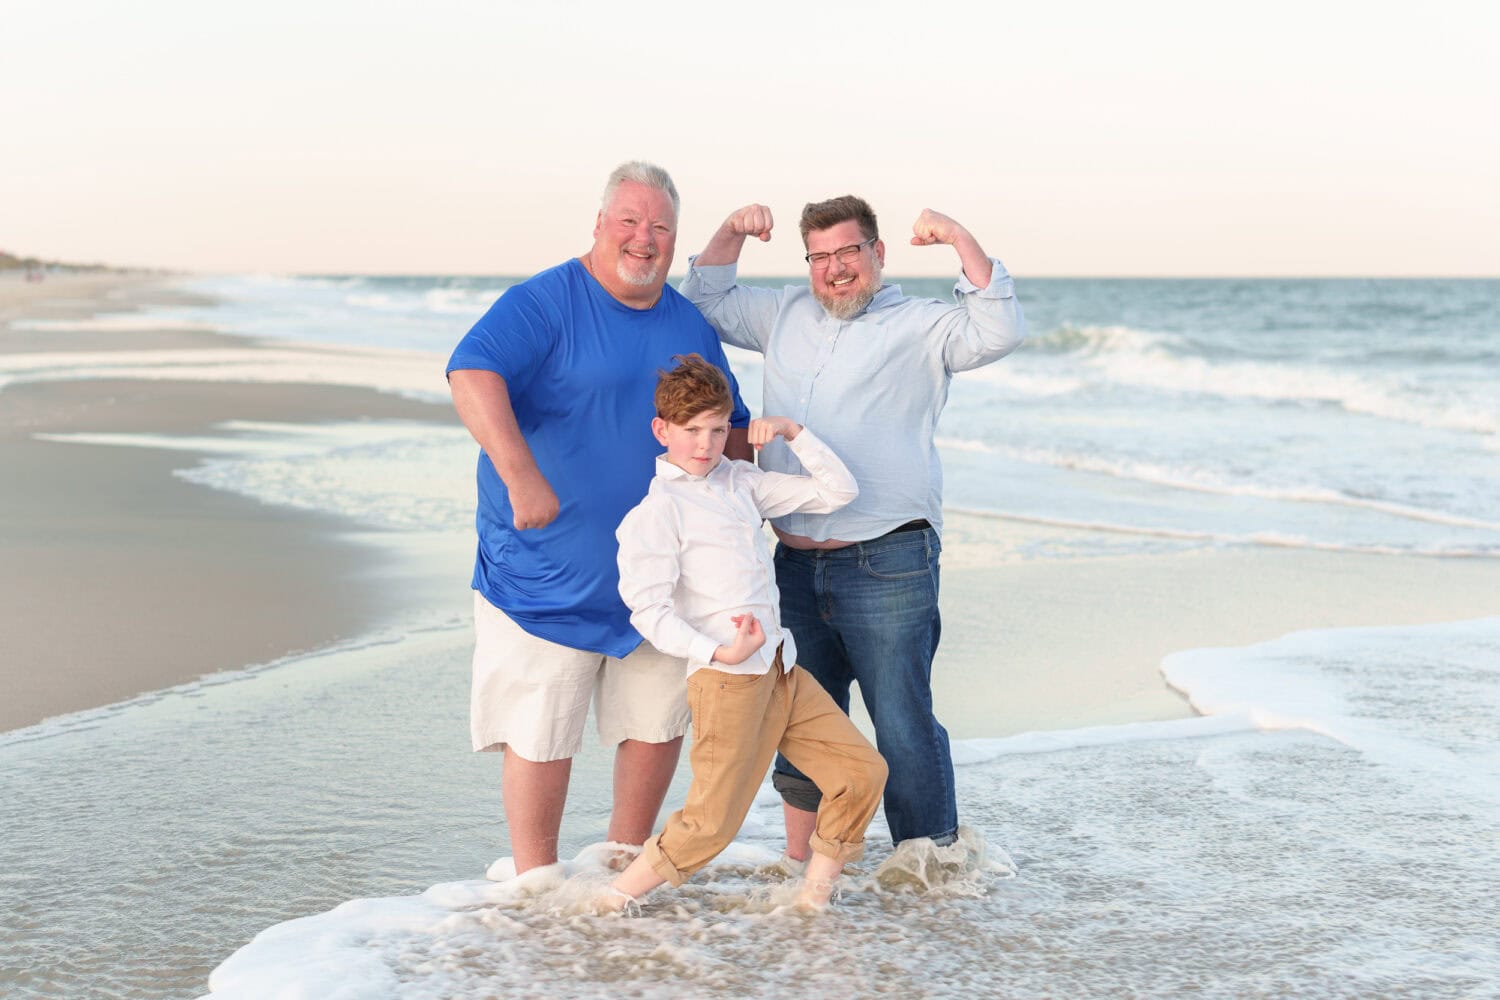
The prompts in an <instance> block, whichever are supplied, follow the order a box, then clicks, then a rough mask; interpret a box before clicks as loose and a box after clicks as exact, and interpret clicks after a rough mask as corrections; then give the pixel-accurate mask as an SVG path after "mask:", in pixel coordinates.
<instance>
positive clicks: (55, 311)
mask: <svg viewBox="0 0 1500 1000" xmlns="http://www.w3.org/2000/svg"><path fill="white" fill-rule="evenodd" d="M162 280H163V279H161V278H141V277H137V276H131V275H124V276H122V275H98V274H89V275H80V276H67V278H64V279H62V280H54V279H51V278H49V280H48V281H46V282H39V283H35V284H32V285H25V284H21V283H19V282H16V283H4V284H0V353H9V354H14V353H30V352H35V351H48V352H67V351H99V350H109V349H129V350H131V351H139V350H151V349H171V348H181V347H184V346H193V347H197V348H214V347H221V348H225V349H234V350H237V351H242V350H243V349H244V347H245V344H246V343H247V340H246V338H241V337H236V336H232V335H226V334H220V333H215V332H211V331H200V330H172V329H168V330H163V331H159V332H154V331H141V330H130V331H129V332H113V331H108V330H84V331H67V330H64V331H52V330H46V329H43V330H20V331H17V330H14V329H8V328H7V327H8V326H9V321H10V320H12V319H17V318H25V319H43V320H59V319H61V320H66V319H78V318H86V317H90V316H95V315H100V314H111V313H116V312H126V313H128V312H131V311H134V310H138V309H141V308H145V307H149V306H152V305H168V304H174V303H177V302H181V301H184V297H183V296H182V295H181V294H180V293H178V292H176V291H175V290H172V289H169V288H163V287H161V282H162ZM44 286H48V287H44ZM18 290H19V292H20V293H24V294H18ZM360 419H410V420H419V421H425V422H431V423H433V424H434V425H437V424H441V423H450V424H451V423H452V422H453V421H454V420H455V419H456V418H454V417H453V415H452V413H451V411H450V410H449V409H448V408H447V407H445V406H441V405H438V404H432V403H424V402H418V401H414V400H410V399H404V398H401V397H397V396H394V395H389V394H385V393H380V392H377V391H375V390H373V389H359V388H349V387H340V386H324V385H296V384H277V383H235V382H171V381H146V380H77V381H47V382H29V383H26V382H23V383H18V384H12V385H8V386H4V387H3V388H0V467H4V468H5V469H6V470H7V478H8V480H9V484H8V485H7V488H6V489H5V490H4V491H3V492H0V608H3V609H4V612H3V613H4V616H5V618H6V619H7V620H8V622H9V626H8V627H6V628H4V629H0V688H3V690H4V691H5V692H6V698H5V699H4V700H3V702H0V731H5V730H13V729H17V728H21V727H24V726H28V725H32V724H35V723H38V722H41V721H43V720H44V719H48V718H51V717H54V716H57V715H62V714H68V713H72V712H76V711H82V710H87V709H92V708H100V707H104V706H107V705H110V704H113V703H116V702H120V701H125V700H129V699H132V698H135V697H137V696H139V695H142V694H148V693H150V692H153V691H158V690H162V689H166V688H170V687H173V686H176V685H179V684H183V683H186V682H191V681H194V680H196V679H198V678H200V677H203V676H205V675H208V674H212V673H215V672H218V671H223V670H239V669H243V668H245V667H247V666H251V665H257V664H263V663H267V662H271V661H275V660H280V659H284V658H286V657H287V656H290V655H294V654H297V653H303V652H311V651H314V650H318V649H322V648H326V647H329V646H332V645H335V644H337V643H339V642H343V641H347V640H350V639H352V638H355V637H357V636H359V635H361V634H363V633H366V632H368V631H369V630H370V629H372V628H374V627H376V626H377V625H379V624H380V623H382V622H385V621H389V620H390V619H391V618H392V617H393V616H395V615H396V614H398V613H399V611H400V610H401V608H402V607H403V606H404V605H405V604H406V602H407V601H408V600H409V595H407V594H403V593H402V592H401V591H400V590H399V588H392V587H390V586H389V583H390V579H389V571H390V563H391V562H392V561H393V559H394V557H393V556H392V555H390V554H389V553H387V552H382V551H381V550H380V549H379V548H377V547H375V546H372V545H369V544H367V543H362V542H360V541H358V540H356V539H355V538H353V537H351V536H353V535H355V534H356V533H357V532H358V531H359V527H358V526H357V525H355V524H353V523H352V522H350V521H348V520H346V519H344V518H340V517H336V516H333V515H328V514H319V513H315V512H307V511H298V510H291V509H287V508H280V507H271V506H268V505H265V504H262V503H259V502H257V501H255V500H252V499H248V498H245V497H241V496H237V495H234V494H230V493H226V492H223V491H219V490H214V489H210V488H207V487H203V486H199V485H195V484H192V483H188V482H185V481H183V480H182V479H181V478H179V477H177V476H174V475H173V474H172V473H173V470H175V469H180V468H184V467H188V466H191V465H193V464H194V463H196V462H197V461H198V460H199V459H200V458H201V457H202V455H203V453H202V452H193V451H180V450H175V449H174V450H171V451H166V450H161V449H152V448H138V447H131V448H119V447H111V446H98V445H89V444H79V443H71V442H54V441H46V440H39V439H37V438H36V437H34V436H33V435H36V434H40V433H47V434H58V433H75V432H90V431H93V432H100V431H103V432H110V433H121V432H143V433H159V434H203V435H211V434H213V433H214V430H213V428H214V426H215V425H217V424H219V423H221V422H223V421H227V420H261V421H266V420H274V421H278V422H283V423H308V424H311V423H318V422H325V421H335V420H360Z"/></svg>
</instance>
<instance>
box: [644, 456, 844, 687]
mask: <svg viewBox="0 0 1500 1000" xmlns="http://www.w3.org/2000/svg"><path fill="white" fill-rule="evenodd" d="M778 440H780V439H778ZM787 444H788V446H789V447H790V449H791V451H792V453H793V454H794V455H796V456H797V459H798V460H799V461H800V462H801V465H802V468H804V469H806V470H807V472H808V475H805V476H798V475H789V474H786V473H780V472H767V471H765V470H763V469H758V468H756V467H755V466H754V465H751V464H750V463H749V462H736V461H731V460H729V459H727V458H720V459H719V464H718V465H716V466H714V467H713V468H712V469H711V470H709V472H708V474H707V475H703V476H694V475H692V474H690V473H688V472H687V471H685V470H683V469H681V468H679V467H678V466H675V465H673V464H672V463H671V462H669V461H667V460H666V458H665V457H661V458H658V459H657V460H656V476H655V478H653V479H652V480H651V489H650V491H649V492H647V494H646V498H645V499H644V500H642V501H641V502H640V504H639V505H637V506H636V508H635V509H634V510H632V511H631V512H630V513H629V514H626V515H625V519H624V520H623V521H621V522H620V527H619V528H618V529H617V530H616V531H615V538H616V539H618V540H619V543H620V553H619V563H620V597H622V598H623V599H624V601H625V605H626V606H627V607H628V608H630V624H632V625H634V626H635V628H636V630H637V631H638V632H640V633H641V635H643V636H645V638H646V640H647V641H648V642H650V643H651V644H652V645H653V646H655V647H656V648H657V649H659V650H661V651H662V652H663V653H667V654H668V655H671V656H681V657H683V658H685V659H686V660H687V672H688V673H690V674H691V673H692V672H693V671H695V670H699V669H701V668H703V667H709V666H711V667H713V669H715V670H722V671H724V672H725V673H731V674H763V673H765V672H766V671H768V670H769V669H770V668H771V664H772V663H774V662H775V659H776V648H777V646H778V645H782V646H783V649H782V665H783V667H784V669H786V670H790V669H791V668H792V666H793V665H795V664H796V662H797V646H796V643H795V642H793V641H792V636H791V634H790V633H788V632H784V631H783V630H782V628H781V601H780V595H779V593H778V592H777V590H776V570H775V566H774V564H773V563H772V561H771V548H770V545H769V544H768V543H767V540H766V533H765V531H763V530H762V528H761V525H762V522H763V520H764V519H765V518H768V517H779V516H781V515H783V514H789V513H792V512H793V511H805V512H808V513H822V514H826V513H829V512H831V511H835V510H838V509H839V508H840V507H842V506H844V505H845V504H847V503H848V502H849V501H851V500H853V499H854V498H855V497H856V496H858V495H859V487H858V486H856V485H855V483H854V477H853V476H851V475H850V474H849V470H848V469H847V468H845V467H844V463H843V462H841V461H839V458H838V456H837V455H835V454H834V453H833V452H832V450H830V449H829V447H828V446H827V445H826V444H824V443H823V442H822V441H820V440H819V439H818V438H817V437H816V436H815V435H814V434H813V433H812V431H809V430H808V429H807V428H805V427H804V428H803V429H802V431H801V432H800V433H798V435H797V437H796V438H795V439H794V440H792V441H790V442H787ZM743 614H753V615H754V616H755V617H756V618H757V619H758V620H759V621H760V624H761V628H762V629H764V631H765V634H766V643H765V645H764V646H762V647H761V648H760V649H758V650H756V652H754V653H752V654H751V655H750V656H749V657H747V658H746V659H745V661H744V662H743V663H738V664H734V665H729V664H723V663H714V662H711V661H712V659H713V655H714V651H715V650H716V649H718V647H720V646H729V645H732V644H733V642H734V633H735V625H734V622H733V621H731V618H733V617H734V616H736V615H743Z"/></svg>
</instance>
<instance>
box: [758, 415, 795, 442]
mask: <svg viewBox="0 0 1500 1000" xmlns="http://www.w3.org/2000/svg"><path fill="white" fill-rule="evenodd" d="M801 432H802V425H801V424H799V423H797V421H795V420H793V419H791V418H790V417H757V418H755V419H754V420H752V421H750V443H751V444H752V445H754V446H755V447H757V448H759V447H760V446H761V445H763V444H766V443H768V442H770V441H772V440H774V439H775V438H777V437H784V438H786V439H787V440H788V441H790V440H792V439H793V438H795V437H796V436H797V435H798V434H800V433H801Z"/></svg>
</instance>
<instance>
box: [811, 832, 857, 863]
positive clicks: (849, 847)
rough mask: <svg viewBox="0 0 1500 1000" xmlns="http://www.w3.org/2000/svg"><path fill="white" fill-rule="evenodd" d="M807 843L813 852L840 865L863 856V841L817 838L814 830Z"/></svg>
mask: <svg viewBox="0 0 1500 1000" xmlns="http://www.w3.org/2000/svg"><path fill="white" fill-rule="evenodd" d="M807 842H808V845H809V846H811V847H812V849H813V850H814V851H815V852H817V853H818V854H821V855H823V856H824V857H825V858H832V859H833V860H835V861H837V862H838V863H839V864H841V865H847V864H849V863H850V862H852V861H858V860H859V859H860V858H862V857H864V856H865V842H864V841H863V840H860V841H854V842H845V841H838V840H829V839H827V838H826V837H820V836H818V832H817V831H816V830H814V831H813V835H812V836H811V837H809V838H808V841H807Z"/></svg>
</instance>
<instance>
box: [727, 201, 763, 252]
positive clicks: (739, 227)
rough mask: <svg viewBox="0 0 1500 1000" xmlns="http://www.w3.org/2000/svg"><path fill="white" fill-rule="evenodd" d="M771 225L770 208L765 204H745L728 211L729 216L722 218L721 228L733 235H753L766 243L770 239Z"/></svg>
mask: <svg viewBox="0 0 1500 1000" xmlns="http://www.w3.org/2000/svg"><path fill="white" fill-rule="evenodd" d="M773 225H775V222H774V220H772V218H771V209H770V208H768V207H767V206H765V205H746V206H745V207H744V208H741V209H736V210H735V211H733V212H731V213H729V218H727V219H725V220H724V225H723V228H724V229H727V230H729V232H731V233H733V234H734V235H735V236H754V237H755V238H756V239H758V240H760V241H761V242H762V243H766V242H769V241H770V239H771V227H772V226H773Z"/></svg>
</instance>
